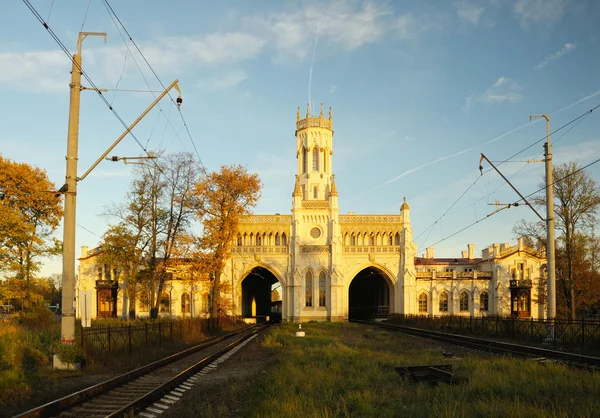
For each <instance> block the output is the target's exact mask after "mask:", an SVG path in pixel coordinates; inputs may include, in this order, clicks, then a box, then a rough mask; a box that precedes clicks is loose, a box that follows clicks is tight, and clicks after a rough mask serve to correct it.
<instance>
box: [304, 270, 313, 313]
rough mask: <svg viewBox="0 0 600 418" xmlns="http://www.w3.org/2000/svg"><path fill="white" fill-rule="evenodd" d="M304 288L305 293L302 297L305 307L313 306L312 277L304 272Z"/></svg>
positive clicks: (309, 273) (308, 272)
mask: <svg viewBox="0 0 600 418" xmlns="http://www.w3.org/2000/svg"><path fill="white" fill-rule="evenodd" d="M304 286H305V288H306V293H305V296H304V299H305V300H306V306H313V303H312V292H313V276H312V273H311V272H310V271H307V272H306V276H305V280H304Z"/></svg>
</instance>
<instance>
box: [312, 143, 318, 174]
mask: <svg viewBox="0 0 600 418" xmlns="http://www.w3.org/2000/svg"><path fill="white" fill-rule="evenodd" d="M312 169H313V171H319V150H318V149H317V147H314V148H313V152H312Z"/></svg>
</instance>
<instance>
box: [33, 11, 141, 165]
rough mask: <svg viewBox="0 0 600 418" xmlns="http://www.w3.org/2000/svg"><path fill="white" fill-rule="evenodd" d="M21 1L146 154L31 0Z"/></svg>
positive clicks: (127, 126)
mask: <svg viewBox="0 0 600 418" xmlns="http://www.w3.org/2000/svg"><path fill="white" fill-rule="evenodd" d="M23 3H25V5H26V6H27V7H28V8H29V10H30V11H31V13H33V15H34V16H35V17H36V19H37V20H38V21H39V22H40V23H41V24H42V26H43V27H44V28H45V29H46V31H47V32H48V33H49V34H50V36H51V37H52V39H54V41H55V42H56V43H57V44H58V46H59V47H60V48H61V49H62V50H63V52H64V53H65V54H66V55H67V57H68V58H69V60H70V61H71V62H72V63H73V65H75V67H76V69H77V70H78V71H80V72H81V75H82V76H83V77H84V78H85V79H86V80H87V82H88V83H89V84H90V86H92V89H93V90H94V91H95V92H96V93H97V94H98V96H99V97H100V99H101V100H102V101H103V102H104V104H105V105H106V106H107V107H108V109H109V110H110V111H111V112H112V113H113V115H114V116H115V117H116V118H117V120H118V121H119V122H120V123H121V125H123V126H124V127H125V129H126V132H127V133H128V134H129V135H131V136H132V138H133V139H134V140H135V141H136V142H137V144H138V145H139V146H140V147H141V148H142V150H144V152H145V153H146V154H147V155H148V151H147V150H146V149H145V148H144V146H143V145H142V143H141V142H140V141H139V139H138V138H137V137H136V136H135V134H134V133H133V132H132V130H131V129H130V128H129V125H127V123H125V121H124V120H123V118H121V115H119V113H118V112H117V111H116V110H115V109H114V108H113V106H111V104H110V103H109V102H108V100H107V99H106V97H105V96H104V95H103V94H102V92H101V91H100V89H99V88H98V87H97V86H96V84H95V83H94V81H93V80H92V79H91V78H90V77H89V76H88V74H87V73H86V72H85V71H84V70H83V68H81V66H80V65H79V64H78V63H77V62H76V61H75V60H74V58H73V56H72V55H71V52H70V51H69V49H68V48H67V47H66V46H65V44H64V43H63V42H62V41H61V40H60V38H59V37H58V35H56V34H55V33H54V31H53V30H52V28H50V26H49V25H48V23H47V22H46V21H45V20H44V18H43V17H42V16H41V15H40V14H39V13H38V11H37V10H36V8H35V7H33V5H32V4H31V2H30V1H29V0H23Z"/></svg>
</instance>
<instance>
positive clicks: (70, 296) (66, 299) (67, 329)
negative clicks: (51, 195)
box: [60, 32, 106, 344]
mask: <svg viewBox="0 0 600 418" xmlns="http://www.w3.org/2000/svg"><path fill="white" fill-rule="evenodd" d="M88 35H91V36H104V38H105V39H106V33H101V32H80V33H79V36H78V39H77V53H76V54H74V55H73V65H72V67H71V84H69V87H70V88H71V97H70V103H69V128H68V133H67V157H66V160H67V173H66V177H65V180H66V183H65V186H66V190H64V186H63V188H62V189H61V191H64V195H65V202H64V207H65V210H64V221H63V254H62V255H63V271H62V314H61V319H60V341H61V342H62V343H66V344H70V343H73V342H74V341H75V310H74V309H73V305H74V296H75V222H76V220H75V207H76V206H75V203H76V198H77V158H78V157H77V150H78V142H79V103H80V96H81V73H82V69H81V43H82V42H83V40H84V39H85V38H86V37H87V36H88Z"/></svg>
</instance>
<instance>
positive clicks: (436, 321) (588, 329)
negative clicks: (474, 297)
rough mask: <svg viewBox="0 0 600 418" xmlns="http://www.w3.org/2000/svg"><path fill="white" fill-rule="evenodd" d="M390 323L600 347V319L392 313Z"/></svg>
mask: <svg viewBox="0 0 600 418" xmlns="http://www.w3.org/2000/svg"><path fill="white" fill-rule="evenodd" d="M389 320H390V322H393V323H397V324H401V325H406V326H411V327H416V328H426V329H432V330H437V331H442V332H448V333H453V334H463V335H473V336H477V337H483V338H486V337H493V338H509V339H513V340H519V341H526V342H530V343H544V344H553V345H555V346H565V347H576V348H586V349H595V350H598V349H600V321H598V320H597V319H587V318H583V319H578V320H570V321H569V320H554V321H552V322H550V321H545V320H537V319H533V318H530V319H523V318H515V317H498V316H489V317H485V316H481V317H470V316H460V315H440V316H429V315H404V314H391V315H389Z"/></svg>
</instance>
